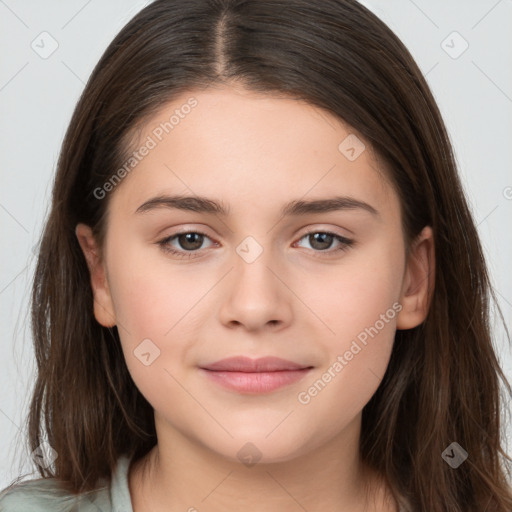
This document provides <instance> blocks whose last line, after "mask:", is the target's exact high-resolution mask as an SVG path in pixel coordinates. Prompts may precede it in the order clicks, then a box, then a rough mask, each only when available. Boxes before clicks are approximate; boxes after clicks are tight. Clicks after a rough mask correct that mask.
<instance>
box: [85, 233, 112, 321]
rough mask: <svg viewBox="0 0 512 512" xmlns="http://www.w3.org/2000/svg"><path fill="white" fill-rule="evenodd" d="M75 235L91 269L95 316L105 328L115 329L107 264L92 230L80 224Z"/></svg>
mask: <svg viewBox="0 0 512 512" xmlns="http://www.w3.org/2000/svg"><path fill="white" fill-rule="evenodd" d="M75 234H76V237H77V239H78V243H79V244H80V247H81V248H82V252H83V253H84V256H85V260H86V262H87V267H88V268H89V274H90V277H91V287H92V293H93V297H94V316H95V318H96V320H97V321H98V323H100V324H101V325H103V326H104V327H113V326H114V325H116V317H115V313H114V307H113V301H112V296H111V294H110V288H109V285H108V280H107V277H106V270H105V262H104V261H103V259H102V257H101V254H100V251H99V247H98V245H97V243H96V240H95V237H94V235H93V233H92V229H91V228H90V227H89V226H87V225H86V224H81V223H80V224H77V225H76V228H75Z"/></svg>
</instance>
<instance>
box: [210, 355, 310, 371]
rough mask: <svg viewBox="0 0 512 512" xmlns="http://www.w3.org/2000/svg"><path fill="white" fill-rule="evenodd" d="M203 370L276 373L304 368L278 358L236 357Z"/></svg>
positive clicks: (222, 360)
mask: <svg viewBox="0 0 512 512" xmlns="http://www.w3.org/2000/svg"><path fill="white" fill-rule="evenodd" d="M203 368H204V369H205V370H215V371H225V372H250V373H260V372H278V371H289V370H301V369H303V368H306V367H305V366H301V365H300V364H297V363H294V362H293V361H287V360H286V359H281V358H279V357H261V358H259V359H250V358H249V357H244V356H238V357H228V358H227V359H221V360H220V361H217V362H215V363H212V364H209V365H207V366H204V367H203Z"/></svg>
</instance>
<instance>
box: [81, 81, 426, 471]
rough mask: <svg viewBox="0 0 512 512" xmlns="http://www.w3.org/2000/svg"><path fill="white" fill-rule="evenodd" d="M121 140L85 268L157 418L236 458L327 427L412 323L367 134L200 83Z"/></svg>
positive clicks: (291, 447)
mask: <svg viewBox="0 0 512 512" xmlns="http://www.w3.org/2000/svg"><path fill="white" fill-rule="evenodd" d="M191 98H193V99H191ZM186 105H189V107H185V106H186ZM173 115H174V118H172V117H171V116H173ZM165 123H167V125H166V124H165ZM171 127H172V128H171ZM347 137H349V138H348V139H347ZM363 144H365V146H363ZM144 145H145V146H146V148H148V149H147V150H142V149H140V148H142V146H144ZM131 151H138V153H137V154H138V157H136V158H137V164H136V165H135V166H133V168H130V165H127V166H126V168H125V169H130V170H129V171H126V172H125V173H121V176H120V177H122V180H121V182H120V183H117V184H115V186H114V185H113V184H112V183H110V186H109V185H107V186H106V187H105V190H108V191H109V192H108V193H109V194H111V195H110V197H109V200H110V203H109V210H108V211H109V214H108V228H107V232H106V238H105V246H104V248H103V259H102V261H101V263H100V265H98V266H95V267H94V268H93V267H91V272H92V276H93V277H92V282H93V288H94V293H95V314H96V318H97V319H98V321H99V322H100V323H102V324H103V325H114V324H116V325H117V327H118V331H119V334H120V338H121V343H122V347H123V351H124V356H125V358H126V363H127V366H128V369H129V371H130V373H131V375H132V378H133V380H134V382H135V384H136V385H137V387H138V388H139V389H140V391H141V392H142V394H143V395H144V396H145V397H146V398H147V400H148V401H149V402H150V404H151V405H152V406H153V408H154V409H155V415H156V421H157V431H158V428H160V433H162V432H163V431H167V432H169V433H172V432H174V433H179V434H181V435H183V436H184V437H186V438H187V439H189V440H191V441H193V442H196V443H198V444H200V445H202V446H205V447H207V448H209V449H211V450H213V451H214V452H217V453H219V454H221V455H223V456H225V457H227V458H230V459H233V460H236V459H239V458H240V453H239V450H240V449H241V447H243V446H244V445H245V443H248V442H249V443H252V445H254V447H256V448H254V447H250V448H248V447H247V446H246V447H245V448H244V449H245V450H249V451H250V450H256V449H257V451H258V457H261V460H262V461H284V460H289V459H292V458H293V457H296V456H298V455H301V454H304V453H306V452H307V451H309V450H313V449H315V448H318V447H319V446H320V445H322V444H325V443H328V442H330V441H333V440H335V439H336V438H337V437H338V436H340V435H342V433H343V431H344V430H345V429H347V428H348V427H349V426H350V425H352V424H354V422H357V420H358V419H359V418H360V414H361V411H362V408H363V407H364V405H365V404H366V403H367V402H368V401H369V399H370V398H371V396H372V395H373V394H374V392H375V391H376V389H377V387H378V386H379V383H380V379H381V378H382V376H383V375H384V372H385V370H386V367H387V364H388V361H389V358H390V354H391V350H392V346H393V339H394V334H395V330H396V328H397V326H398V327H400V322H402V324H403V326H405V327H409V326H410V325H408V322H409V324H411V323H413V324H414V323H419V321H420V320H421V318H420V316H421V314H419V316H418V313H417V311H416V313H414V311H413V312H411V311H412V309H413V308H412V307H410V306H409V304H410V303H411V300H412V299H411V297H412V296H413V292H412V291H411V288H412V285H413V281H414V276H415V273H414V269H413V268H412V267H411V268H409V267H408V265H407V261H406V259H405V245H404V239H403V233H402V220H401V216H400V203H399V200H398V197H397V194H396V192H395V191H394V189H393V187H392V186H391V185H390V183H389V182H388V181H387V180H386V178H385V175H384V172H383V171H382V168H381V170H380V171H379V163H378V162H377V161H376V160H375V159H374V158H373V156H372V153H371V151H370V148H369V145H368V144H367V143H366V142H365V141H363V140H362V138H361V137H359V138H354V134H353V133H352V132H351V130H350V127H347V126H345V125H344V124H343V123H341V122H340V121H339V120H337V119H336V118H335V117H333V116H331V115H330V114H328V113H326V112H323V111H321V110H319V109H317V108H314V107H312V106H311V105H308V104H306V103H302V102H298V101H296V100H293V99H283V98H276V97H271V96H263V95H259V94H256V93H252V92H247V91H243V90H235V89H212V90H208V91H202V92H201V91H198V92H194V93H188V94H184V95H183V96H182V97H180V98H178V99H176V100H175V101H173V102H172V103H170V104H168V105H166V106H165V108H163V109H162V110H161V111H160V112H159V113H158V115H157V116H155V117H154V118H152V119H151V120H150V121H149V122H148V123H147V124H146V125H145V126H144V128H143V130H142V132H140V137H139V140H138V141H137V142H136V143H134V145H133V147H132V148H131ZM139 157H140V159H139ZM131 163H132V164H133V161H132V162H131ZM125 174H126V176H124V175H125ZM112 189H113V190H112ZM99 194H101V192H99ZM171 196H173V197H175V196H181V197H185V196H186V197H190V198H191V199H188V200H183V201H181V203H179V202H177V201H175V200H174V201H172V200H171V199H169V198H170V197H171ZM155 198H158V200H157V199H155ZM198 198H203V199H208V200H209V202H206V203H204V202H203V203H201V202H200V201H198ZM328 201H330V202H328ZM214 202H215V203H218V208H217V209H216V210H215V209H213V208H212V205H213V204H214ZM222 208H223V209H224V210H225V211H222V212H221V209H222ZM82 228H83V226H82V227H79V229H78V230H77V234H78V236H79V238H81V240H85V238H84V237H83V236H81V235H83V234H84V233H86V231H80V229H82ZM81 243H82V247H84V250H85V251H87V249H86V248H85V242H82V241H81ZM411 269H412V270H411ZM95 276H96V277H95ZM413 302H414V301H413ZM417 303H418V300H417V297H416V302H415V304H416V305H417ZM415 314H416V316H414V315H415ZM411 315H412V316H411ZM397 322H398V324H397ZM241 357H242V358H249V360H247V359H242V360H241V359H234V360H231V361H227V362H222V360H225V359H227V358H241ZM260 358H279V360H276V359H266V360H262V361H259V362H255V361H254V360H256V359H260ZM251 360H252V361H251ZM282 360H284V362H283V361H282ZM219 361H220V362H219ZM242 453H243V452H242Z"/></svg>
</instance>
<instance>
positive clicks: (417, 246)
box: [397, 226, 435, 329]
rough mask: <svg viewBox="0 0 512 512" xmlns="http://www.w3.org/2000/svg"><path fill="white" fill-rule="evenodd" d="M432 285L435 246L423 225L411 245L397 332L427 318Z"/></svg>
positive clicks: (414, 325) (429, 233)
mask: <svg viewBox="0 0 512 512" xmlns="http://www.w3.org/2000/svg"><path fill="white" fill-rule="evenodd" d="M434 283H435V247H434V235H433V231H432V228H431V227H430V226H426V227H424V228H423V230H422V231H421V233H420V234H419V235H418V237H417V238H416V240H415V241H414V242H413V244H412V246H411V249H410V253H409V257H408V261H407V263H406V269H405V274H404V280H403V284H402V294H401V297H400V304H401V305H402V310H401V311H400V313H399V314H398V317H397V329H412V328H413V327H417V326H418V325H420V324H421V323H422V322H423V321H424V320H425V318H426V317H427V314H428V310H429V307H430V301H431V298H432V293H433V291H434Z"/></svg>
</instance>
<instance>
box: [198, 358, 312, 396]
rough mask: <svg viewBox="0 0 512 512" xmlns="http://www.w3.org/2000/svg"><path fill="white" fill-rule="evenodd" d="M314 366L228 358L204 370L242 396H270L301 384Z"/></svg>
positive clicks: (270, 360)
mask: <svg viewBox="0 0 512 512" xmlns="http://www.w3.org/2000/svg"><path fill="white" fill-rule="evenodd" d="M311 368H312V367H311V366H301V365H299V364H297V363H294V362H292V361H287V360H285V359H280V358H278V357H262V358H259V359H250V358H248V357H244V356H239V357H229V358H227V359H221V360H220V361H216V362H215V363H212V364H208V365H206V366H204V367H201V369H202V370H203V371H204V372H205V373H206V374H207V376H208V377H209V378H211V379H212V380H214V381H215V382H217V383H218V384H220V385H222V386H224V387H226V388H228V389H231V390H234V391H238V392H239V393H268V392H271V391H274V390H276V389H278V388H281V387H283V386H286V385H288V384H292V383H293V382H296V381H298V380H300V379H301V378H302V377H304V375H305V374H306V373H308V372H309V370H310V369H311Z"/></svg>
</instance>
